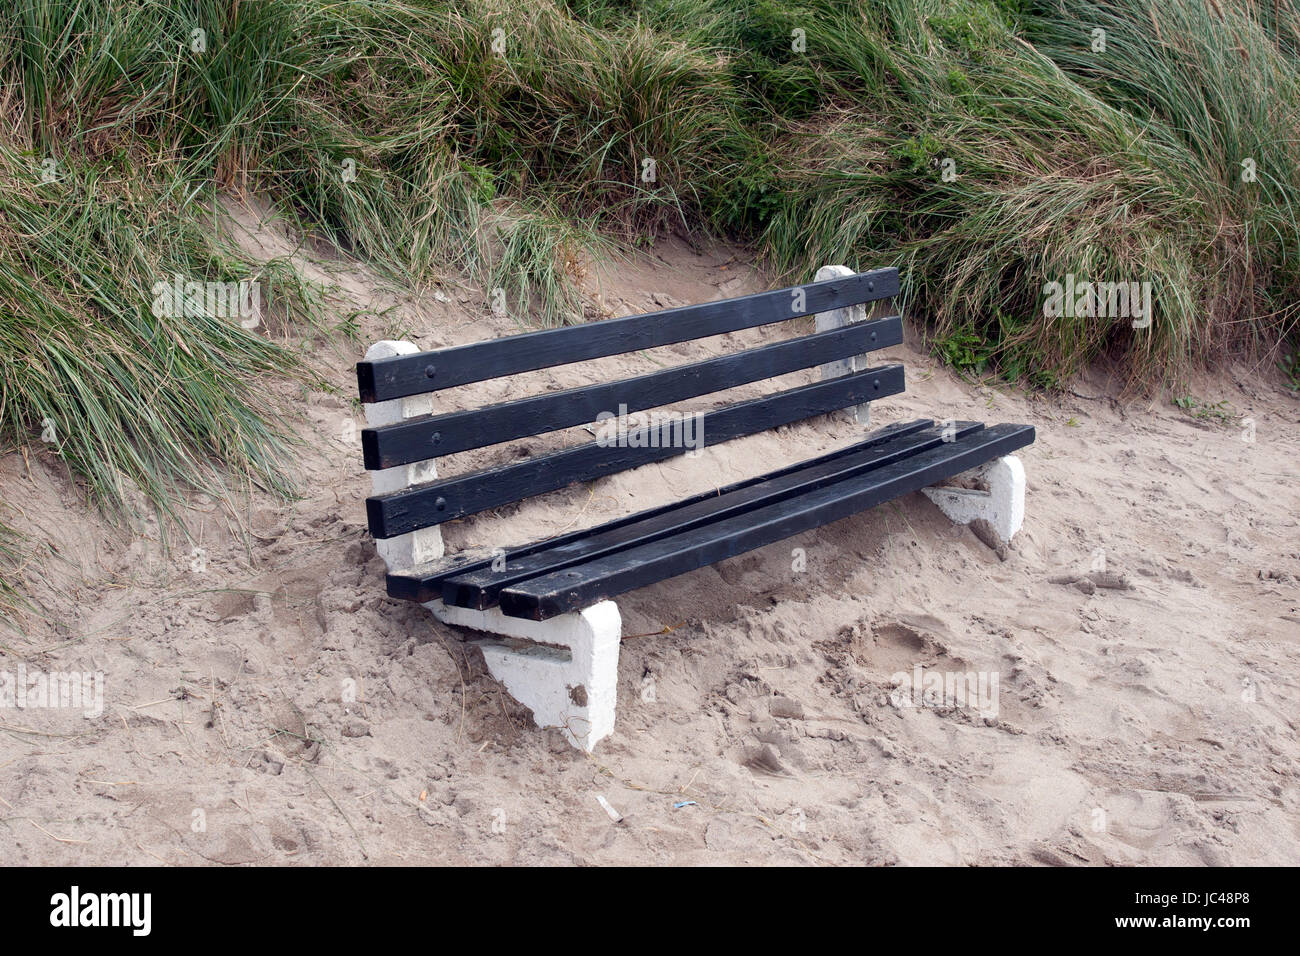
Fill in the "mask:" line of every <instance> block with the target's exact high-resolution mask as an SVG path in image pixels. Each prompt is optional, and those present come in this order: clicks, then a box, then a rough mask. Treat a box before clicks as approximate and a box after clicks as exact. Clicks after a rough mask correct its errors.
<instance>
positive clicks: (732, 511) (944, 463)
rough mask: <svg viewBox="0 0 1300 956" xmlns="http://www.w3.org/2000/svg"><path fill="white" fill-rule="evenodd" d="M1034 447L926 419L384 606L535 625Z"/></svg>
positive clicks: (1025, 440) (1023, 438) (458, 564)
mask: <svg viewBox="0 0 1300 956" xmlns="http://www.w3.org/2000/svg"><path fill="white" fill-rule="evenodd" d="M1033 440H1034V430H1033V428H1032V427H1030V426H1028V425H995V426H993V427H991V428H986V427H985V426H984V425H982V424H979V423H977V422H955V423H949V424H946V425H937V424H936V423H935V422H933V421H932V420H929V419H921V420H918V421H913V422H907V423H905V424H901V425H895V426H891V427H890V428H886V429H881V430H879V431H877V432H875V433H873V434H872V435H870V436H868V437H867V438H865V439H863V440H862V441H860V442H857V443H855V444H853V445H850V446H848V447H846V448H842V449H839V450H837V451H834V452H831V453H830V454H827V455H822V456H820V457H818V458H814V459H810V460H808V461H804V462H800V463H799V464H797V465H793V466H790V467H788V468H783V469H781V470H779V471H775V472H772V473H770V474H767V475H762V476H760V477H758V478H753V479H750V480H747V481H744V482H739V483H737V484H734V485H729V486H727V487H725V488H721V489H718V490H717V491H715V492H710V493H708V494H705V495H697V496H695V497H694V498H689V499H686V500H684V501H680V502H677V503H675V504H672V505H669V506H667V507H661V508H655V509H651V510H648V511H643V512H639V513H637V514H634V515H630V516H628V517H624V518H620V519H618V520H616V521H612V522H609V523H607V524H603V525H599V526H596V527H592V528H588V529H585V530H583V531H580V532H575V533H571V534H566V535H563V536H561V537H558V538H555V539H552V540H550V541H541V542H537V543H535V544H530V545H527V546H525V547H522V548H516V549H512V550H507V551H506V552H505V553H504V554H501V555H498V556H496V557H495V559H493V558H485V557H480V558H478V559H476V560H475V559H471V558H465V557H461V558H459V559H457V560H452V561H444V562H440V563H439V564H437V565H436V566H434V567H431V568H427V569H421V570H417V571H414V572H405V573H397V574H390V575H389V576H388V591H389V594H390V595H391V596H393V597H397V598H404V599H407V600H415V601H421V602H427V601H431V600H439V599H440V600H442V601H443V603H444V604H447V605H452V606H455V607H463V608H472V609H475V610H484V609H486V608H490V607H494V606H498V605H499V606H500V608H501V611H502V613H504V614H505V615H506V616H508V617H522V618H529V619H531V620H535V621H542V620H546V619H548V618H551V617H554V616H556V615H559V614H565V613H568V612H571V611H575V610H578V609H580V608H582V607H586V606H588V605H590V604H594V603H596V602H598V601H602V600H605V599H607V598H612V597H616V596H618V595H620V594H623V593H626V592H627V591H632V590H635V589H637V588H641V587H645V586H647V585H650V584H655V583H657V582H659V581H662V580H665V579H667V578H671V577H676V576H677V575H679V574H685V573H687V572H689V571H694V570H696V569H698V568H701V567H704V566H706V565H709V564H715V563H717V562H718V561H722V560H724V559H726V558H731V557H735V556H737V555H739V554H743V553H745V552H747V551H752V550H754V549H756V548H761V547H763V546H764V545H768V544H771V543H773V542H775V541H780V540H782V539H784V538H788V537H790V536H791V535H795V534H799V533H801V532H803V531H808V530H810V529H813V528H817V527H820V526H822V525H825V524H828V523H830V522H832V521H837V520H839V519H840V518H844V517H847V516H849V515H851V514H854V513H857V512H860V511H864V510H866V509H869V508H872V507H875V506H876V505H878V504H882V503H884V502H886V501H889V500H892V499H894V498H898V497H900V496H902V495H905V494H908V493H909V492H913V491H918V490H920V489H922V488H926V487H929V486H931V485H935V484H938V483H939V482H942V481H945V480H947V479H949V478H952V477H955V476H956V475H959V474H961V473H963V472H965V471H969V470H971V469H972V468H975V467H977V466H979V465H981V464H983V463H985V462H987V461H989V460H991V459H994V458H997V457H1000V456H1002V455H1006V454H1010V453H1011V452H1013V451H1016V450H1017V449H1019V448H1023V447H1024V446H1025V445H1028V444H1030V443H1031V442H1033Z"/></svg>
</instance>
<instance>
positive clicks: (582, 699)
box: [425, 601, 623, 752]
mask: <svg viewBox="0 0 1300 956" xmlns="http://www.w3.org/2000/svg"><path fill="white" fill-rule="evenodd" d="M425 607H427V608H428V609H429V610H430V611H432V612H433V614H434V616H435V617H437V618H438V620H440V621H443V622H445V623H447V624H457V625H460V626H461V627H470V628H474V629H475V630H479V631H487V632H489V633H492V634H498V635H501V636H503V637H508V638H515V639H517V640H519V641H523V642H528V643H527V644H524V646H522V647H520V646H512V645H511V644H509V643H506V642H499V643H484V644H480V645H479V647H480V649H481V650H482V651H483V659H484V660H485V661H486V662H487V665H488V669H489V670H491V672H492V676H493V677H495V678H496V679H497V680H499V681H501V683H502V684H504V685H505V688H506V690H508V691H510V695H511V696H512V697H514V699H515V700H517V701H519V703H521V704H523V705H524V706H525V707H529V708H531V709H532V712H533V719H534V721H536V723H537V725H538V726H539V727H559V728H560V729H561V730H563V731H564V736H565V737H566V738H567V739H568V741H569V743H571V744H573V746H575V747H577V748H579V749H580V750H585V751H588V752H590V751H591V749H592V748H593V747H595V746H596V744H597V743H599V742H600V741H601V740H602V739H604V738H605V737H608V736H609V735H610V734H611V733H612V732H613V730H614V708H615V705H616V703H617V702H618V648H619V641H620V640H621V639H622V634H623V621H622V618H621V616H620V615H619V613H618V605H617V604H615V603H614V602H613V601H601V602H600V603H599V604H593V605H592V606H591V607H589V608H586V609H584V610H582V611H575V612H573V613H570V614H563V615H561V616H559V617H553V618H551V619H550V620H547V621H529V620H525V619H524V618H518V617H506V616H505V615H504V614H502V613H501V610H500V609H499V608H489V609H488V610H486V611H474V610H469V609H466V608H461V607H448V606H446V605H444V604H443V603H442V602H441V601H432V602H430V603H429V604H426V605H425Z"/></svg>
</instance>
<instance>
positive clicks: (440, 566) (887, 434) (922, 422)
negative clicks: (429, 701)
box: [387, 418, 934, 603]
mask: <svg viewBox="0 0 1300 956" xmlns="http://www.w3.org/2000/svg"><path fill="white" fill-rule="evenodd" d="M933 426H934V421H933V420H932V419H929V418H920V419H917V420H915V421H910V422H899V423H897V424H894V425H888V426H886V427H884V428H880V429H878V430H876V431H874V432H872V433H871V434H870V435H868V436H867V437H866V438H864V439H863V440H862V441H859V442H854V443H853V444H852V445H847V446H845V447H844V448H838V449H836V450H835V451H831V452H827V453H826V454H824V455H819V456H818V457H816V458H812V459H809V460H807V461H801V462H798V463H796V464H793V465H789V466H787V467H785V468H781V469H779V470H777V471H773V472H769V473H768V474H765V475H757V476H755V477H753V478H746V479H744V480H742V481H737V482H733V483H732V484H730V485H725V486H723V487H721V488H716V489H710V490H709V491H705V492H701V493H700V494H697V495H692V496H691V497H689V498H685V499H683V500H681V501H673V502H670V503H668V504H666V505H660V506H659V507H657V508H649V509H647V510H645V511H639V512H636V513H634V514H630V515H624V516H623V517H621V518H616V519H614V520H613V521H609V522H606V523H605V524H602V525H600V526H599V527H597V528H594V529H593V528H580V529H579V530H577V531H570V532H568V533H567V534H563V535H559V536H557V537H554V538H547V539H543V540H541V541H533V542H530V543H528V544H524V545H520V546H518V547H514V548H503V549H501V552H500V553H499V557H501V558H503V559H504V560H505V562H506V564H507V566H509V565H510V564H511V563H513V562H515V561H518V560H520V559H521V558H525V557H527V556H529V555H532V554H536V553H537V552H539V551H544V550H548V549H550V548H557V547H562V546H565V545H568V544H571V543H573V542H575V541H579V540H581V539H583V538H585V537H587V536H588V535H590V534H592V533H593V532H595V531H602V532H603V531H612V530H614V529H616V528H622V527H624V526H626V525H629V524H632V523H634V522H638V521H644V520H646V519H648V518H653V517H655V516H657V515H661V514H665V513H667V512H670V511H675V510H677V509H678V508H681V507H685V506H688V505H693V504H695V503H696V502H697V501H704V500H706V499H708V498H716V497H719V496H721V495H725V494H729V493H730V492H733V491H737V490H739V489H741V488H747V487H749V486H750V485H755V484H758V483H759V482H763V481H770V480H771V479H773V478H779V477H781V476H782V475H787V474H792V473H794V472H796V471H802V470H803V469H805V468H808V467H811V466H814V465H821V464H823V463H825V462H830V461H835V460H836V459H839V458H843V457H844V456H846V455H850V454H854V453H856V452H858V451H861V450H862V449H865V448H872V447H874V446H876V445H880V444H883V443H885V442H887V441H892V440H894V439H896V438H900V437H902V436H904V435H914V434H916V433H917V432H920V431H924V430H925V429H927V428H931V427H933ZM493 558H494V555H493V554H492V553H491V552H488V551H486V550H480V551H478V552H476V553H471V552H461V553H459V554H454V555H449V556H447V557H445V558H441V559H439V560H438V561H436V562H432V563H430V564H429V565H427V566H422V567H420V568H417V569H413V570H411V571H401V572H390V573H389V574H388V576H387V584H388V594H389V596H390V597H393V598H397V599H399V600H405V601H417V602H419V603H425V602H428V601H434V600H438V599H440V598H441V597H442V585H443V582H444V581H446V580H447V579H448V578H452V577H456V576H458V575H462V574H469V573H472V572H475V571H481V570H482V569H484V568H487V567H490V566H491V564H492V561H493Z"/></svg>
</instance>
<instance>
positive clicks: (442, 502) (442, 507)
mask: <svg viewBox="0 0 1300 956" xmlns="http://www.w3.org/2000/svg"><path fill="white" fill-rule="evenodd" d="M433 506H434V507H435V508H437V509H438V510H439V511H446V510H447V499H446V498H439V499H438V500H436V501H435V502H434V503H433Z"/></svg>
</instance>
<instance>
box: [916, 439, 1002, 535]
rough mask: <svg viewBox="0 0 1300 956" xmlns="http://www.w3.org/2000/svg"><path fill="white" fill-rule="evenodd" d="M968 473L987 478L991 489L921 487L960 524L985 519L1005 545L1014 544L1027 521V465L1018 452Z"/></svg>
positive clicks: (926, 494)
mask: <svg viewBox="0 0 1300 956" xmlns="http://www.w3.org/2000/svg"><path fill="white" fill-rule="evenodd" d="M966 474H968V475H975V476H977V477H980V478H983V479H984V480H985V481H986V482H987V483H988V486H989V490H988V491H976V490H974V489H969V488H948V487H942V486H940V487H936V488H922V489H921V490H922V491H923V492H925V496H926V497H927V498H929V499H930V500H931V501H933V502H934V503H935V504H936V505H938V506H939V510H940V511H942V512H943V513H944V514H945V515H947V516H948V517H949V518H950V519H951V520H953V521H955V522H956V523H957V524H970V523H971V522H972V521H976V520H978V519H980V518H983V519H984V520H985V521H987V522H988V523H989V524H990V525H992V527H993V530H994V532H996V534H997V536H998V537H999V538H1000V539H1001V540H1002V543H1003V544H1010V543H1011V539H1012V538H1013V537H1014V536H1015V533H1016V532H1017V531H1019V530H1020V526H1021V525H1022V524H1024V522H1025V466H1024V465H1022V464H1021V463H1020V459H1019V458H1017V457H1016V456H1015V455H1003V456H1002V457H1001V458H995V459H994V460H993V461H991V462H989V463H988V464H986V465H982V466H981V467H979V468H977V469H974V470H973V471H969V472H967V473H966Z"/></svg>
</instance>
